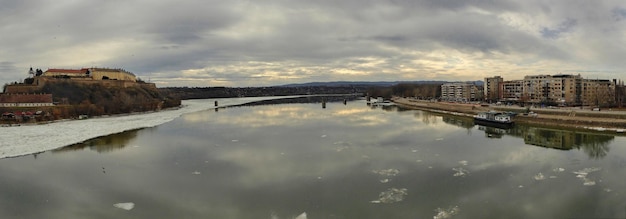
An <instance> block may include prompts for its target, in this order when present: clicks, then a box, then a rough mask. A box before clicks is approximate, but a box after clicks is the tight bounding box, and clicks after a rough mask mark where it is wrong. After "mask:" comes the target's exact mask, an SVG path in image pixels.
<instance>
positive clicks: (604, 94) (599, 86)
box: [582, 79, 615, 107]
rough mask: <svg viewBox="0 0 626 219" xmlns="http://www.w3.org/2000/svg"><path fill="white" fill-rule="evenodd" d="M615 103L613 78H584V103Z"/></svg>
mask: <svg viewBox="0 0 626 219" xmlns="http://www.w3.org/2000/svg"><path fill="white" fill-rule="evenodd" d="M614 104H615V83H613V82H612V81H611V80H602V79H584V80H582V105H585V106H598V107H604V106H612V105H614Z"/></svg>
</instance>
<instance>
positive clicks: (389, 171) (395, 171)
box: [372, 169, 400, 176]
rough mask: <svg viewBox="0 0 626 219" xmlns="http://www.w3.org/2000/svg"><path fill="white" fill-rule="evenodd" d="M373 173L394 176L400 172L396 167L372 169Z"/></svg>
mask: <svg viewBox="0 0 626 219" xmlns="http://www.w3.org/2000/svg"><path fill="white" fill-rule="evenodd" d="M372 172H373V173H376V174H378V175H381V176H396V175H398V174H399V173H400V170H398V169H386V170H372Z"/></svg>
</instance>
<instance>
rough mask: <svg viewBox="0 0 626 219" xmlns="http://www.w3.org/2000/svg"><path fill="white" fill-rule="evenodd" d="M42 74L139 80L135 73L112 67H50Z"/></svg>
mask: <svg viewBox="0 0 626 219" xmlns="http://www.w3.org/2000/svg"><path fill="white" fill-rule="evenodd" d="M42 76H44V77H57V78H91V79H93V80H120V81H132V82H136V81H137V77H136V76H135V74H133V73H130V72H128V71H126V70H123V69H111V68H81V69H48V70H47V71H45V72H44V73H43V75H42Z"/></svg>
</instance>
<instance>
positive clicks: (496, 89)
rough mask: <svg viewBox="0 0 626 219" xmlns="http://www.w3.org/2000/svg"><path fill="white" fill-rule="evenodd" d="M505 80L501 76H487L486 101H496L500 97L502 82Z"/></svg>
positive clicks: (485, 86)
mask: <svg viewBox="0 0 626 219" xmlns="http://www.w3.org/2000/svg"><path fill="white" fill-rule="evenodd" d="M503 81H504V79H503V78H502V77H500V76H495V77H488V78H485V85H484V89H485V90H484V94H485V101H487V102H496V101H498V100H499V99H500V96H501V94H500V90H501V89H500V84H502V82H503Z"/></svg>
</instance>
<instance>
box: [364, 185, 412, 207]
mask: <svg viewBox="0 0 626 219" xmlns="http://www.w3.org/2000/svg"><path fill="white" fill-rule="evenodd" d="M407 191H408V190H407V189H406V188H401V189H397V188H390V189H388V190H387V191H384V192H381V193H380V195H378V199H376V200H373V201H371V203H385V204H390V203H395V202H401V201H402V200H404V196H406V195H408V194H409V193H408V192H407Z"/></svg>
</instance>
